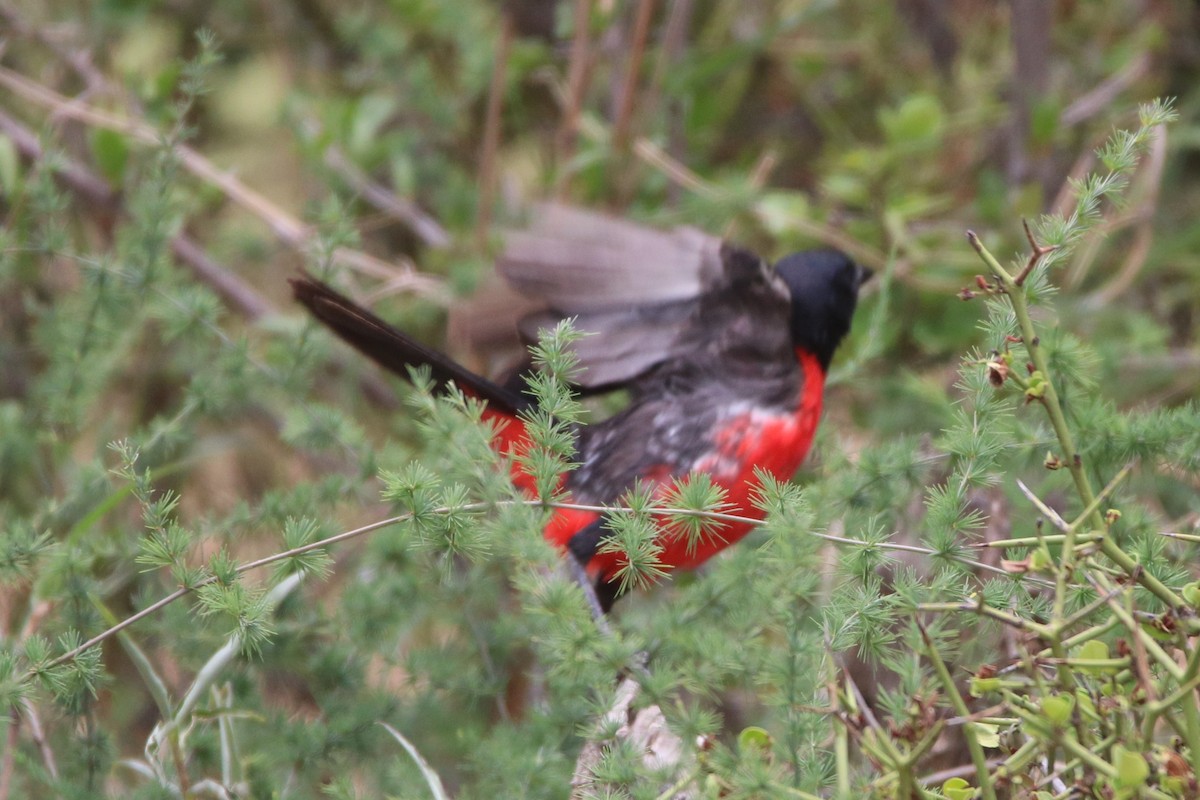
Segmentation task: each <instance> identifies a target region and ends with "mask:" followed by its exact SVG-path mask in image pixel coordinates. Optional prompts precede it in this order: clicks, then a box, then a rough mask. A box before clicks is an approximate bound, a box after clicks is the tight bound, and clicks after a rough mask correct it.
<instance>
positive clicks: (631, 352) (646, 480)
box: [292, 205, 870, 611]
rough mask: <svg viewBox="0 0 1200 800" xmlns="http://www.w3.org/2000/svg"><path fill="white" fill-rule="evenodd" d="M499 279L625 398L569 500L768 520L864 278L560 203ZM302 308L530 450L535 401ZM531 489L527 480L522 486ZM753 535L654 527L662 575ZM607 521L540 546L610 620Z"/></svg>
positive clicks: (592, 376)
mask: <svg viewBox="0 0 1200 800" xmlns="http://www.w3.org/2000/svg"><path fill="white" fill-rule="evenodd" d="M497 270H498V272H499V274H500V275H501V277H502V278H504V279H505V281H507V282H508V284H509V285H510V286H511V287H512V288H513V289H515V290H516V291H517V292H518V293H519V294H521V295H523V296H524V297H525V298H527V299H531V300H532V301H533V303H532V305H533V306H534V307H536V308H538V309H539V310H535V311H533V312H531V313H528V314H527V315H526V316H525V317H524V318H523V319H522V320H521V322H520V325H519V327H520V330H521V332H522V333H523V334H524V336H525V338H526V339H527V340H528V339H530V338H533V337H534V335H535V333H536V331H537V329H538V328H540V327H547V326H550V325H553V324H554V323H555V322H557V321H558V320H560V319H563V318H567V317H573V318H574V319H575V327H576V329H578V330H581V331H586V332H588V333H590V334H593V335H589V336H584V337H582V338H581V339H580V340H579V341H578V342H576V343H574V344H573V345H572V346H573V347H574V349H575V351H576V353H577V355H578V356H579V362H580V365H581V367H582V371H581V372H580V374H579V376H578V378H577V380H578V384H579V386H578V388H579V389H580V390H581V391H583V392H587V393H595V392H605V391H609V390H614V389H624V390H627V391H628V392H629V396H630V399H629V403H628V405H627V406H626V407H625V408H624V409H623V410H622V411H620V412H619V413H617V414H615V415H614V416H612V417H609V418H608V419H605V420H603V421H602V422H598V423H595V424H592V425H587V426H583V427H581V428H580V429H579V430H578V432H577V436H576V439H577V442H576V451H577V452H576V456H575V458H576V459H577V461H578V464H577V466H576V468H575V469H574V470H572V471H570V472H567V473H566V475H565V476H564V478H563V481H564V483H563V488H564V489H565V490H567V492H569V494H570V498H571V500H573V501H574V503H576V504H581V505H613V504H616V503H618V502H619V500H620V498H621V496H622V494H624V493H625V492H626V491H627V490H628V489H630V488H631V487H632V486H633V485H634V483H635V482H639V481H640V482H641V483H642V484H643V485H644V486H648V487H649V488H650V489H651V490H652V491H655V492H658V493H660V494H661V493H665V492H668V491H670V490H671V488H672V487H673V486H674V485H675V482H676V481H677V480H678V479H680V478H683V477H684V476H686V475H688V474H689V473H707V474H708V475H709V476H710V478H711V480H712V482H713V483H714V484H716V485H717V486H720V487H721V488H722V489H724V491H725V493H726V495H725V499H726V501H727V503H728V504H729V507H728V511H729V513H731V514H734V515H738V516H744V517H750V518H760V517H761V516H762V512H761V511H759V510H758V509H756V508H754V506H753V504H752V502H751V498H752V496H753V493H754V490H755V488H756V487H757V486H758V479H757V477H756V475H755V471H756V470H762V471H764V472H766V473H768V474H770V475H773V476H775V477H777V478H779V479H782V480H786V479H788V478H790V477H791V475H792V474H793V473H794V472H795V471H796V469H797V468H798V467H799V466H800V464H801V463H802V462H803V461H804V458H805V456H806V455H807V454H808V450H809V447H810V445H811V444H812V439H813V434H814V433H815V431H816V428H817V422H818V420H819V418H820V415H821V405H822V395H823V391H824V384H825V373H826V371H827V370H828V368H829V363H830V360H831V359H832V358H833V354H834V351H835V350H836V349H837V347H838V345H839V344H840V343H841V341H842V339H843V338H844V337H845V336H846V334H847V332H848V331H849V330H850V322H851V318H852V317H853V315H854V309H855V306H856V304H857V301H858V290H859V287H860V286H861V284H862V283H863V281H864V280H865V279H866V278H867V277H868V276H869V275H870V273H869V272H867V271H866V270H864V269H863V268H861V267H859V266H858V265H857V264H855V263H854V262H853V261H851V260H850V259H849V258H848V257H847V256H845V255H844V254H842V253H840V252H837V251H834V250H809V251H804V252H800V253H794V254H792V255H789V256H786V257H785V258H783V259H781V260H780V261H779V262H778V263H776V264H775V265H771V264H769V263H767V262H766V261H764V260H763V259H761V258H759V257H758V256H756V255H755V254H753V253H751V252H750V251H748V250H745V249H742V248H740V247H737V246H736V245H733V244H729V243H727V242H723V241H722V240H720V239H718V238H716V237H713V236H709V235H707V234H705V233H703V232H701V231H698V230H695V229H692V228H678V229H675V230H672V231H659V230H653V229H649V228H646V227H643V226H640V225H635V224H633V223H630V222H625V221H621V220H618V219H614V218H611V217H607V216H603V215H600V214H596V213H593V212H588V211H582V210H578V209H574V208H570V207H566V206H561V205H549V206H545V207H542V208H541V209H540V210H539V213H538V214H537V217H536V220H535V222H534V223H533V225H532V227H531V228H530V229H529V230H527V231H523V232H517V233H513V234H511V235H510V236H509V237H508V239H507V245H506V249H505V250H504V253H503V254H502V255H501V256H500V257H499V259H498V261H497ZM292 287H293V290H294V293H295V297H296V299H297V300H298V301H299V302H300V303H302V304H303V305H304V306H305V307H307V308H308V310H309V311H310V312H312V314H313V315H314V316H315V317H316V318H317V319H318V320H320V321H321V322H322V323H324V324H325V325H326V326H328V327H329V328H330V329H332V330H333V331H334V333H336V334H337V335H338V336H340V337H341V338H342V339H344V340H345V341H347V342H348V343H349V344H351V345H353V346H354V347H355V348H356V349H358V350H359V351H361V352H362V353H364V354H365V355H367V356H368V357H370V358H371V359H373V360H374V361H376V362H377V363H379V364H380V365H381V366H383V367H384V368H385V369H387V370H389V371H391V372H394V373H396V374H398V375H401V376H404V377H407V375H408V372H407V369H406V368H407V367H409V366H420V365H426V366H428V367H429V368H430V370H431V372H432V375H433V378H434V381H435V382H436V383H437V384H438V385H439V386H444V385H445V384H447V383H449V382H451V381H453V382H454V383H455V384H456V385H457V386H458V387H459V388H460V389H462V390H463V391H465V392H466V393H468V394H470V395H474V396H476V397H478V398H480V399H482V400H484V401H486V402H487V404H488V408H487V411H486V412H485V418H488V419H492V420H496V421H503V422H504V423H505V424H504V425H503V426H502V427H500V429H499V432H498V433H497V434H496V437H495V439H494V442H493V443H494V446H495V447H496V448H497V449H498V450H499V451H500V452H503V453H507V454H515V453H517V452H520V450H521V448H522V447H524V446H525V441H526V439H525V437H526V431H525V426H524V424H523V422H522V420H521V419H520V417H519V416H518V415H519V413H520V412H521V411H522V409H525V408H528V407H529V406H530V405H531V404H532V403H534V402H535V401H534V399H533V398H532V397H531V396H530V395H528V394H526V393H524V392H523V391H521V388H520V383H519V382H516V381H513V380H509V381H507V382H494V381H491V380H488V379H487V378H484V377H482V376H480V375H477V374H475V373H474V372H472V371H470V370H468V369H466V368H465V367H463V366H462V365H460V364H458V363H456V362H455V361H453V360H451V359H450V358H449V357H447V356H446V355H444V354H443V353H440V352H438V351H436V350H433V349H431V348H429V347H426V346H424V345H422V344H420V343H418V342H416V341H415V340H413V339H412V338H411V337H409V336H408V335H407V334H405V333H403V332H401V331H399V330H396V329H395V328H393V327H392V326H391V325H389V324H387V323H386V322H384V321H383V320H381V319H379V318H378V317H377V316H375V315H374V314H372V313H371V312H370V311H368V310H366V309H364V308H362V307H361V306H359V305H357V304H355V303H354V302H353V301H351V300H349V299H347V298H346V297H344V296H343V295H341V294H339V293H338V292H336V291H335V290H333V289H331V288H330V287H328V286H326V285H324V284H322V283H320V282H318V281H315V280H312V279H310V278H308V277H304V278H298V279H294V280H292ZM514 480H515V482H516V483H517V485H518V486H519V487H520V488H522V489H525V490H526V491H532V486H533V484H532V480H531V479H530V478H529V476H528V475H523V474H520V473H517V474H515V475H514ZM750 527H751V526H750V525H749V524H748V523H729V524H726V525H725V526H724V527H722V528H720V529H719V530H717V531H715V532H713V533H711V534H708V535H706V536H703V537H701V539H700V540H699V541H695V540H694V539H693V540H689V538H688V537H687V536H686V535H684V534H683V533H682V532H680V531H678V530H674V529H671V528H669V527H665V528H662V529H660V536H661V540H660V542H659V543H660V544H661V546H662V551H661V554H660V555H659V560H660V561H661V563H662V566H663V567H664V568H666V569H675V568H680V569H687V568H692V567H695V566H697V565H699V564H701V563H703V562H704V561H706V560H707V559H708V558H710V557H712V556H713V555H714V554H716V553H717V552H719V551H721V550H722V549H724V548H725V547H727V546H729V545H730V544H732V543H733V542H736V541H737V540H738V539H740V538H742V537H743V536H744V535H745V534H746V533H747V532H748V531H749V529H750ZM607 533H608V530H607V527H606V520H605V519H604V516H603V515H602V514H599V513H596V512H591V511H580V510H571V509H562V510H558V511H556V513H555V514H554V516H553V517H552V518H551V519H550V521H549V523H548V525H547V526H546V529H545V536H546V538H547V539H549V540H550V541H551V542H553V543H554V544H556V545H558V546H559V547H561V548H563V549H564V550H566V551H568V552H570V553H571V554H572V555H573V556H574V557H575V558H576V559H578V560H579V562H580V563H581V564H583V565H584V566H585V568H586V569H587V571H588V573H589V575H592V576H594V579H595V581H596V594H597V597H598V599H599V600H600V603H601V606H602V607H603V608H604V610H606V611H607V610H608V609H609V608H610V607H611V606H612V603H613V602H614V601H615V599H616V597H617V595H618V594H619V592H620V581H619V580H618V579H617V572H618V570H619V569H620V568H621V566H622V564H623V558H622V555H621V554H620V553H616V552H607V551H605V552H601V543H602V541H603V540H604V538H605V536H606V535H607Z"/></svg>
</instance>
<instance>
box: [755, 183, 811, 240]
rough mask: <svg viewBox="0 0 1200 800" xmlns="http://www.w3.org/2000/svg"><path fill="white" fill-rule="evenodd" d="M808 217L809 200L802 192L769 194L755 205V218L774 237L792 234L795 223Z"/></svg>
mask: <svg viewBox="0 0 1200 800" xmlns="http://www.w3.org/2000/svg"><path fill="white" fill-rule="evenodd" d="M808 215H809V205H808V198H807V197H805V196H804V194H802V193H801V192H767V193H766V194H765V195H763V198H762V199H761V200H759V201H758V202H757V203H755V205H754V216H756V217H758V221H759V222H761V223H762V226H763V227H764V228H766V229H767V232H768V233H770V234H771V235H772V236H780V235H782V234H786V233H790V232H791V231H793V230H794V229H795V221H796V220H803V219H807V218H808Z"/></svg>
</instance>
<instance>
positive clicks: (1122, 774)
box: [1113, 744, 1150, 789]
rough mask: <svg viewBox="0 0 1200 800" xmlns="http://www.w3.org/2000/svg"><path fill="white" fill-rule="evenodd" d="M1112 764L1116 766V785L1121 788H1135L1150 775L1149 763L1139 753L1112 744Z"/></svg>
mask: <svg viewBox="0 0 1200 800" xmlns="http://www.w3.org/2000/svg"><path fill="white" fill-rule="evenodd" d="M1113 766H1114V767H1116V768H1117V778H1116V785H1117V786H1118V787H1120V788H1122V789H1137V788H1138V787H1140V786H1141V785H1142V784H1144V783H1145V782H1146V778H1148V777H1150V765H1149V764H1147V763H1146V759H1145V758H1143V757H1142V754H1141V753H1138V752H1135V751H1133V750H1126V749H1125V748H1124V747H1122V746H1121V745H1119V744H1118V745H1114V746H1113Z"/></svg>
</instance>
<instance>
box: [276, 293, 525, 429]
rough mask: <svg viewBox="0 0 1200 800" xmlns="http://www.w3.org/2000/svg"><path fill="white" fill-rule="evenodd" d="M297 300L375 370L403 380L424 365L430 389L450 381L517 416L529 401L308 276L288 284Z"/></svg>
mask: <svg viewBox="0 0 1200 800" xmlns="http://www.w3.org/2000/svg"><path fill="white" fill-rule="evenodd" d="M290 283H291V284H292V293H293V295H294V296H295V298H296V300H297V301H298V302H299V303H300V304H301V305H303V306H304V307H305V308H307V309H308V310H309V311H310V312H311V313H312V315H313V316H314V317H316V318H317V319H318V320H320V321H321V323H322V324H324V325H325V326H326V327H327V328H329V329H330V330H331V331H333V332H334V333H336V334H337V335H338V336H339V337H340V338H341V339H342V340H343V341H345V342H346V343H347V344H349V345H351V346H352V347H354V349H356V350H358V351H359V352H361V353H362V354H363V355H365V356H367V357H368V358H370V359H371V360H372V361H374V362H375V363H376V364H378V365H379V366H381V367H383V368H384V369H386V370H388V371H389V372H392V373H394V374H396V375H399V376H400V377H402V378H404V379H406V380H407V379H408V378H409V372H408V368H409V367H420V366H428V367H429V369H430V371H431V373H432V375H433V380H434V382H435V384H436V385H437V386H438V387H439V388H444V387H445V386H446V384H448V383H450V382H451V381H453V382H454V384H455V385H456V386H458V388H459V389H461V390H463V391H464V392H465V393H467V394H468V395H471V396H473V397H477V398H479V399H481V400H486V401H487V402H488V406H489V408H490V409H491V410H492V411H494V412H500V413H502V414H504V415H506V416H510V417H516V416H517V415H518V414H519V413H520V412H521V411H522V410H524V409H525V408H527V407H529V406H530V405H531V404H532V402H533V401H532V399H531V398H529V397H526V396H524V395H521V394H519V393H517V392H514V391H512V390H511V389H507V388H505V387H503V386H500V385H499V384H496V383H494V382H492V381H490V380H488V379H487V378H485V377H483V376H482V375H477V374H475V373H474V372H472V371H471V370H469V369H467V368H466V367H464V366H463V365H462V364H459V363H458V362H456V361H454V360H453V359H452V358H450V357H449V356H447V355H446V354H445V353H441V352H439V351H437V350H434V349H433V348H431V347H426V346H425V345H423V344H421V343H420V342H418V341H416V340H415V339H413V338H412V337H411V336H409V335H408V334H406V333H404V332H403V331H401V330H398V329H396V328H394V327H393V326H391V325H389V324H388V323H386V322H384V321H383V320H382V319H380V318H379V317H377V316H375V314H373V313H371V312H370V311H368V310H367V309H366V308H364V307H362V306H360V305H359V304H358V303H355V302H354V301H353V300H351V299H350V298H348V297H346V296H345V295H343V294H341V293H340V292H338V291H336V290H335V289H333V288H331V287H330V286H327V285H326V284H324V283H321V282H320V281H318V280H315V279H313V278H311V277H309V276H307V275H305V276H303V277H300V278H292V279H290Z"/></svg>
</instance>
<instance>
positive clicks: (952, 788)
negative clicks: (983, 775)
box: [942, 778, 975, 800]
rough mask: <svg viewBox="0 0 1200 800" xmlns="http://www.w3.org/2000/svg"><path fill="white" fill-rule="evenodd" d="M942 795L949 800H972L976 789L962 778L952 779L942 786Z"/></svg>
mask: <svg viewBox="0 0 1200 800" xmlns="http://www.w3.org/2000/svg"><path fill="white" fill-rule="evenodd" d="M942 794H944V795H945V796H946V798H947V800H970V798H971V797H972V796H974V794H975V789H974V787H972V786H971V784H969V783H967V782H966V781H965V780H963V779H962V778H951V779H950V780H948V781H946V782H945V783H943V784H942Z"/></svg>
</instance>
